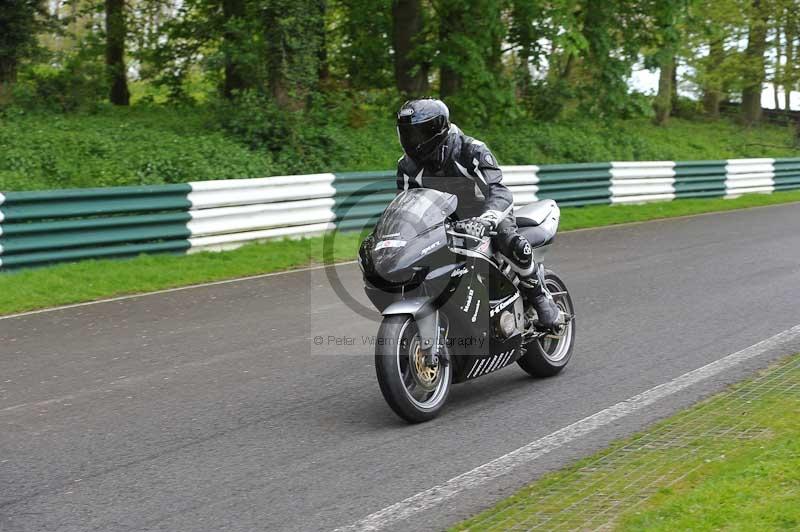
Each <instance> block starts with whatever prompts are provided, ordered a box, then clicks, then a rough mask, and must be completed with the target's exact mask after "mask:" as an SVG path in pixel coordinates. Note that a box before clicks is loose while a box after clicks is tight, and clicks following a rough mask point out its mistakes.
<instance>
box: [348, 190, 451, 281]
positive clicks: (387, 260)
mask: <svg viewBox="0 0 800 532" xmlns="http://www.w3.org/2000/svg"><path fill="white" fill-rule="evenodd" d="M456 205H457V200H456V197H455V196H453V195H452V194H446V193H443V192H437V191H435V190H429V189H424V188H415V189H411V190H407V191H404V192H402V193H400V194H398V195H397V197H395V199H394V201H392V203H390V204H389V206H388V207H387V208H386V210H385V211H384V213H383V215H382V216H381V217H380V219H379V220H378V223H377V225H376V226H375V230H374V231H373V233H372V234H371V235H370V236H369V237H367V238H366V239H365V240H364V242H363V243H362V245H361V250H360V251H359V256H360V257H361V264H362V269H363V270H364V273H365V275H366V276H367V279H368V280H369V281H370V282H371V283H372V284H373V285H375V286H378V287H385V288H391V287H392V286H396V285H403V284H407V283H410V282H412V281H414V280H415V278H419V279H418V280H421V278H422V277H424V275H425V274H426V272H427V271H429V270H430V269H432V268H436V267H439V266H442V265H443V264H445V263H446V262H447V260H448V257H447V256H446V255H443V254H441V253H439V251H441V250H443V249H446V247H447V233H446V231H445V225H444V222H445V220H446V219H447V218H448V217H449V216H450V215H451V214H453V212H455V210H456ZM443 261H444V262H443Z"/></svg>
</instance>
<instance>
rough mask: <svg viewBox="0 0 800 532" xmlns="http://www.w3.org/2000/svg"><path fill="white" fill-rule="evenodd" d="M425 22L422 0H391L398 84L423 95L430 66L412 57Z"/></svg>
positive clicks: (408, 92) (404, 90)
mask: <svg viewBox="0 0 800 532" xmlns="http://www.w3.org/2000/svg"><path fill="white" fill-rule="evenodd" d="M423 24H424V19H423V12H422V2H421V0H394V1H393V2H392V45H393V46H394V77H395V83H396V84H397V89H398V90H399V91H400V92H401V93H403V94H405V95H408V96H424V95H425V94H426V93H427V92H428V65H427V64H426V63H423V62H420V61H418V60H416V59H415V58H414V57H413V55H414V50H415V48H416V46H417V44H418V41H419V39H420V36H421V35H422V30H423Z"/></svg>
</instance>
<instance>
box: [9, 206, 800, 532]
mask: <svg viewBox="0 0 800 532" xmlns="http://www.w3.org/2000/svg"><path fill="white" fill-rule="evenodd" d="M549 264H550V266H551V267H553V268H554V269H555V270H556V271H558V272H559V273H560V274H561V276H562V277H563V278H564V280H565V281H566V282H567V283H568V285H569V287H570V290H571V292H572V294H573V299H574V301H575V305H576V309H577V313H578V322H577V326H578V330H577V347H576V351H575V354H574V357H573V360H572V362H571V363H570V366H569V367H568V369H567V370H566V371H565V372H564V373H563V374H562V375H560V376H559V377H556V378H553V379H547V380H534V379H531V378H529V377H528V376H527V375H526V374H525V373H524V372H523V371H522V370H521V369H519V368H517V367H516V366H512V367H510V368H507V369H505V370H503V371H500V372H497V373H495V374H493V375H490V376H488V377H486V378H484V379H479V380H477V381H475V382H473V383H468V384H465V385H459V386H456V387H455V388H454V389H453V392H452V394H451V396H450V399H449V403H448V406H447V408H446V410H445V412H444V413H443V415H442V416H441V417H440V418H438V419H437V420H435V421H433V422H431V423H427V424H423V425H417V426H408V425H406V424H405V423H403V422H401V421H400V420H399V419H398V418H396V417H395V416H394V414H393V413H392V412H391V411H390V410H389V408H388V407H387V405H386V404H385V403H384V401H383V399H382V397H381V395H380V392H379V390H378V385H377V383H376V381H375V376H374V368H373V363H372V356H371V352H372V349H371V347H370V345H369V338H370V337H371V335H373V334H374V333H375V332H376V330H377V322H376V321H374V319H367V318H365V317H362V316H361V315H359V314H358V313H356V312H354V311H353V310H352V309H351V308H349V307H348V306H347V305H344V304H343V303H342V302H341V301H340V298H339V296H337V295H336V293H335V292H334V291H333V290H332V289H331V284H330V281H329V277H331V276H333V275H332V274H334V273H335V276H336V277H337V278H338V279H339V280H340V281H341V283H342V286H343V287H344V288H345V289H347V290H348V291H349V293H351V294H353V296H354V297H355V298H356V299H357V300H359V301H361V302H362V303H365V298H364V297H363V295H362V294H361V290H360V285H359V280H360V277H359V276H360V273H359V271H358V267H357V266H356V265H353V264H349V265H344V266H339V267H337V268H336V269H335V270H324V269H319V270H312V271H304V272H295V273H288V274H282V275H276V276H271V277H265V278H261V279H253V280H246V281H238V282H233V283H226V284H218V285H212V286H204V287H196V288H191V289H188V290H180V291H175V292H167V293H161V294H155V295H147V296H144V297H137V298H132V299H126V300H122V301H115V302H106V303H100V304H94V305H89V306H82V307H77V308H71V309H64V310H56V311H52V312H44V313H38V314H32V315H25V316H20V317H14V318H10V319H2V320H0V530H2V531H3V532H6V531H9V532H11V531H14V532H17V531H20V532H22V531H34V530H36V531H39V530H59V531H62V530H63V531H85V530H99V531H109V532H110V531H122V530H136V531H140V530H146V531H154V530H169V531H173V530H175V531H177V530H180V531H200V530H204V531H206V530H207V531H220V530H330V529H334V528H337V527H342V526H347V525H350V524H352V523H355V522H357V521H359V519H361V518H363V517H364V516H366V515H368V514H372V513H373V512H376V511H378V510H381V509H382V508H385V507H387V506H389V505H392V504H393V503H396V502H398V501H401V500H403V499H405V498H407V497H409V496H412V495H414V494H416V493H418V492H420V491H423V490H425V489H426V488H429V487H431V486H435V485H437V484H441V483H442V482H445V481H447V480H448V479H451V478H453V477H455V476H457V475H459V474H461V473H463V472H465V471H468V470H471V469H473V468H475V467H477V466H480V465H481V464H484V463H486V462H488V461H490V460H492V459H494V458H496V457H498V456H501V455H503V454H505V453H508V452H509V451H512V450H514V449H517V448H518V447H521V446H523V445H525V444H527V443H528V442H531V441H533V440H536V439H537V438H541V437H543V436H546V435H548V434H550V433H552V432H554V431H556V430H558V429H561V428H563V427H565V426H566V425H569V424H570V423H573V422H575V421H577V420H580V419H582V418H584V417H586V416H589V415H591V414H593V413H595V412H598V411H600V410H602V409H604V408H606V407H608V406H610V405H613V404H615V403H617V402H619V401H623V400H625V399H626V398H629V397H631V396H633V395H635V394H638V393H641V392H643V391H645V390H648V389H650V388H652V387H654V386H656V385H658V384H661V383H664V382H667V381H670V380H671V379H674V378H675V377H677V376H679V375H682V374H684V373H686V372H688V371H690V370H693V369H695V368H698V367H701V366H703V365H705V364H708V363H710V362H712V361H714V360H717V359H720V358H722V357H724V356H725V355H728V354H729V353H732V352H735V351H737V350H740V349H743V348H745V347H747V346H750V345H751V344H754V343H756V342H758V341H759V340H762V339H764V338H767V337H769V336H772V335H774V334H776V333H778V332H780V331H783V330H786V329H788V328H790V327H793V326H795V325H797V324H798V323H800V205H798V204H793V205H784V206H778V207H770V208H762V209H753V210H747V211H738V212H729V213H722V214H714V215H706V216H699V217H693V218H684V219H676V220H670V221H661V222H653V223H645V224H638V225H629V226H621V227H611V228H605V229H598V230H586V231H577V232H571V233H566V234H563V235H561V236H560V237H559V239H558V241H557V242H556V245H555V246H554V249H553V251H552V252H551V254H550V256H549ZM0 297H2V295H0ZM317 336H321V337H322V338H323V339H324V340H323V342H322V345H316V344H315V340H314V339H315V337H317ZM329 337H332V338H331V339H330V340H331V341H330V342H329ZM334 338H335V340H334ZM317 342H319V340H317ZM337 342H338V343H339V344H340V345H336V343H337ZM348 343H352V345H345V344H348ZM790 351H795V352H796V351H800V345H797V344H796V343H795V344H794V345H781V346H778V347H776V348H775V349H772V350H771V351H770V352H769V353H767V354H766V355H764V356H760V357H757V358H754V359H752V360H750V361H749V362H747V363H745V364H741V365H740V366H737V367H736V368H735V369H734V370H731V371H726V372H724V373H723V374H720V375H718V376H716V377H714V378H712V379H708V380H706V381H704V382H703V383H701V384H698V385H696V386H692V387H690V388H688V389H686V390H684V391H683V392H681V393H679V394H675V395H672V396H670V397H668V398H665V399H664V400H661V401H659V402H657V403H656V404H654V405H652V406H651V407H649V408H647V409H645V410H644V411H640V412H637V413H633V414H631V415H630V416H626V417H624V418H623V419H620V420H617V421H615V422H614V423H612V424H609V425H606V426H604V427H601V428H599V429H597V430H595V431H593V432H591V433H590V434H588V435H586V436H585V437H582V438H580V439H579V440H577V441H575V442H572V443H569V444H567V445H564V446H562V447H560V448H558V449H556V450H554V451H552V452H550V453H548V454H547V455H545V456H543V457H542V458H541V460H537V461H536V463H534V464H529V465H528V466H525V467H521V468H520V469H519V470H515V471H513V472H512V473H510V474H507V475H504V476H502V477H501V478H498V479H495V480H493V481H492V482H490V483H487V484H483V485H481V486H479V487H478V488H476V489H472V490H467V491H465V492H463V493H461V494H459V495H458V496H457V497H453V498H451V499H449V500H447V501H446V502H445V503H443V504H441V505H439V506H437V507H436V508H435V509H433V510H430V511H425V512H420V513H417V514H415V515H413V516H411V517H410V518H409V519H405V520H402V521H397V522H393V523H390V524H389V526H388V527H387V528H388V529H392V530H437V529H442V528H444V527H446V526H447V525H448V524H451V523H453V522H454V521H456V520H458V519H461V518H464V517H467V516H469V515H471V514H473V513H475V512H477V511H479V510H481V509H482V508H485V507H486V506H488V505H490V504H492V503H493V502H495V501H497V500H498V499H500V498H502V497H503V496H505V495H508V494H510V493H511V492H513V490H514V489H515V488H517V487H519V486H521V485H523V484H524V483H526V482H528V481H530V480H532V479H534V478H536V477H537V476H540V475H541V474H542V473H544V472H546V471H549V470H552V469H554V468H557V467H559V466H562V465H564V464H567V463H569V462H570V461H572V460H574V459H576V458H577V457H580V456H583V455H586V454H588V453H590V452H592V451H593V450H597V449H600V448H602V447H603V446H605V445H606V444H607V443H608V442H610V441H612V440H613V439H615V438H618V437H620V436H624V435H627V434H630V433H632V432H634V431H636V430H638V429H640V428H642V427H644V426H645V425H646V424H648V423H650V422H652V421H653V420H655V419H658V418H660V417H663V416H665V415H667V414H669V413H671V412H674V411H675V410H677V409H679V408H681V407H683V406H686V405H688V404H690V403H691V402H693V401H695V400H697V399H698V398H700V397H702V396H705V395H708V394H709V393H711V392H713V391H715V390H717V389H719V388H721V387H722V386H724V385H725V384H726V383H729V382H732V381H734V380H736V379H739V378H741V377H742V376H744V375H746V374H747V373H748V372H751V371H752V370H753V369H754V368H756V367H761V366H764V365H766V364H768V363H769V362H770V361H771V360H774V359H775V358H776V357H778V356H780V355H781V354H783V353H788V352H790Z"/></svg>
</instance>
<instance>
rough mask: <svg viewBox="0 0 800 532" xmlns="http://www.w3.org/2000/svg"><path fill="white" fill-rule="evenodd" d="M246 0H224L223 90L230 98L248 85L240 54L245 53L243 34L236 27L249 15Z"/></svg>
mask: <svg viewBox="0 0 800 532" xmlns="http://www.w3.org/2000/svg"><path fill="white" fill-rule="evenodd" d="M245 9H246V8H245V2H244V0H222V16H223V19H224V24H225V31H224V32H223V34H222V40H223V49H224V55H225V80H224V81H223V88H222V92H223V94H224V95H225V97H226V98H228V99H230V98H231V97H232V96H233V94H234V93H235V92H236V91H241V90H244V89H246V88H247V87H248V83H247V76H246V74H245V72H244V67H243V65H242V64H241V63H240V62H239V60H238V56H239V54H241V53H243V50H242V47H243V42H242V35H241V34H240V31H239V30H238V29H237V28H236V24H238V23H240V22H241V21H243V20H244V19H245V17H246V16H247V13H246V10H245Z"/></svg>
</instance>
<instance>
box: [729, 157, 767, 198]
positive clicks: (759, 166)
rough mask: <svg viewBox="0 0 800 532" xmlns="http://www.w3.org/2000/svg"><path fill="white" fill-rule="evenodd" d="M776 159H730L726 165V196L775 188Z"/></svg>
mask: <svg viewBox="0 0 800 532" xmlns="http://www.w3.org/2000/svg"><path fill="white" fill-rule="evenodd" d="M774 163H775V159H730V160H729V161H728V164H727V165H726V166H725V174H726V175H725V197H726V198H730V197H736V196H739V195H741V194H747V193H749V192H772V191H774V190H775V165H774Z"/></svg>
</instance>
